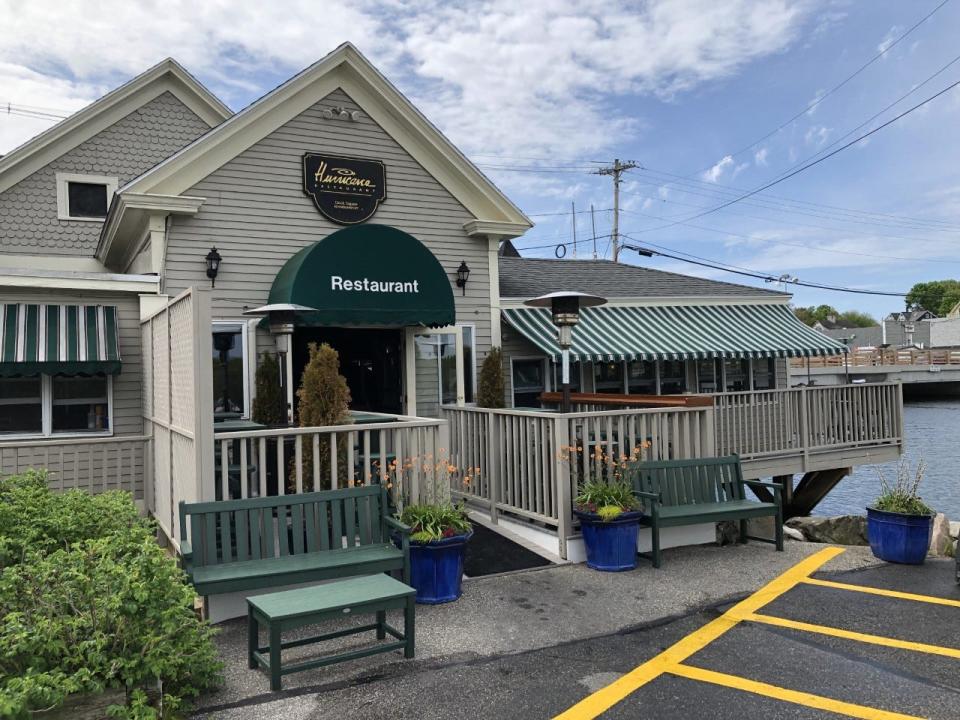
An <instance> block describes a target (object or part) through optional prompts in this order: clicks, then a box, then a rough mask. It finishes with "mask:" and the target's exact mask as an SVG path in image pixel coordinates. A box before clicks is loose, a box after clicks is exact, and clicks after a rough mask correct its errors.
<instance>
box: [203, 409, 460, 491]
mask: <svg viewBox="0 0 960 720" xmlns="http://www.w3.org/2000/svg"><path fill="white" fill-rule="evenodd" d="M382 418H383V422H374V423H364V424H352V425H332V426H328V427H304V428H297V427H291V428H276V429H268V430H242V431H235V432H223V433H217V435H216V438H215V440H214V443H215V445H216V469H215V470H216V472H215V474H216V483H217V485H216V499H217V500H221V499H229V500H234V499H238V498H246V497H257V496H266V495H285V494H290V493H300V492H304V491H306V492H310V491H313V490H323V489H331V488H334V489H335V488H338V487H347V486H352V485H355V484H366V483H369V482H374V481H376V482H384V483H390V484H395V490H396V492H398V493H400V496H401V497H403V498H405V499H407V501H416V500H417V499H419V498H420V497H421V494H422V492H424V491H426V490H427V484H428V483H430V484H435V483H437V482H440V480H438V472H439V473H440V475H441V476H442V484H443V487H444V490H445V489H446V486H447V484H448V481H447V474H446V473H444V472H442V471H443V469H444V468H445V467H446V464H445V459H446V458H447V453H446V448H445V447H444V445H443V442H442V441H441V435H442V433H441V429H442V427H443V426H444V424H445V423H444V422H443V421H442V420H434V419H428V418H418V417H408V416H401V415H387V414H384V415H382ZM317 458H319V460H317ZM441 466H442V467H441ZM438 468H440V470H438Z"/></svg>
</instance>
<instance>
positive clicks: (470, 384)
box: [454, 325, 477, 403]
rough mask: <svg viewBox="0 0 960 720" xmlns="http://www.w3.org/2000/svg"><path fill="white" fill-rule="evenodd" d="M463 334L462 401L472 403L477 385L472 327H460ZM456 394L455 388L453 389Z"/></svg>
mask: <svg viewBox="0 0 960 720" xmlns="http://www.w3.org/2000/svg"><path fill="white" fill-rule="evenodd" d="M460 328H461V330H462V332H463V401H464V402H468V403H472V402H473V401H474V388H475V387H476V384H477V359H476V333H477V329H476V327H474V326H473V325H461V326H460ZM454 392H456V388H454Z"/></svg>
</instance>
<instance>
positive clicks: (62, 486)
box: [0, 435, 149, 500]
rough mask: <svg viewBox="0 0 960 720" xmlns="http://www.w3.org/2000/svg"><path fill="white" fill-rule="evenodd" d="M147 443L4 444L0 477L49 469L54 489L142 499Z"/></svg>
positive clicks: (130, 439) (135, 439) (141, 438)
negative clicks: (115, 492) (109, 492)
mask: <svg viewBox="0 0 960 720" xmlns="http://www.w3.org/2000/svg"><path fill="white" fill-rule="evenodd" d="M148 441H149V438H148V437H147V436H145V435H114V436H111V437H97V438H63V439H57V438H50V439H45V440H33V441H29V442H22V441H16V442H12V441H11V442H2V443H0V474H3V475H11V474H14V473H20V472H23V471H25V470H28V469H30V468H36V469H38V470H39V469H41V468H46V469H47V471H48V472H49V473H50V487H51V488H53V489H54V490H58V491H63V490H70V489H78V490H86V491H87V492H91V493H100V492H106V491H107V490H126V491H127V492H129V493H131V494H132V495H133V496H134V498H135V499H137V500H142V499H143V497H144V494H143V493H144V453H145V451H146V449H147V443H148Z"/></svg>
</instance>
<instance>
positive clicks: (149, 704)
mask: <svg viewBox="0 0 960 720" xmlns="http://www.w3.org/2000/svg"><path fill="white" fill-rule="evenodd" d="M0 513H2V517H0V547H2V548H3V558H4V559H3V563H4V565H3V567H2V571H0V717H10V718H27V717H31V711H36V710H44V709H50V708H54V707H56V706H58V705H60V704H61V703H62V702H63V700H64V698H65V697H66V696H67V695H69V694H73V693H85V692H99V691H102V690H104V689H108V688H120V689H123V690H125V692H126V697H127V704H126V705H123V706H113V707H112V708H111V709H110V714H111V716H113V717H125V718H136V719H137V720H140V719H146V718H166V717H174V716H176V715H178V714H179V713H180V711H181V710H183V709H184V707H185V698H188V697H191V696H195V695H197V694H198V693H200V692H201V691H202V690H204V689H206V688H209V687H212V686H214V685H215V684H217V682H218V679H219V672H220V663H219V661H218V658H217V651H216V647H215V646H214V644H213V642H212V637H213V634H214V631H213V629H212V628H211V627H210V626H209V625H208V624H206V623H204V622H202V621H201V620H199V619H198V618H197V616H196V614H195V613H194V610H193V600H194V593H193V590H192V588H191V587H190V586H189V585H188V584H187V582H186V577H185V575H184V574H183V572H182V571H181V570H180V569H179V568H178V567H177V565H176V562H175V561H174V559H173V558H171V557H170V556H169V555H168V554H167V553H166V552H165V551H164V550H163V549H162V548H161V547H160V546H159V545H158V544H157V542H156V540H155V529H154V527H153V526H152V524H151V523H149V522H148V521H146V520H143V519H141V518H140V517H139V516H138V515H137V511H136V507H135V505H134V503H133V500H132V499H131V498H130V496H129V495H128V494H126V493H121V492H112V493H105V494H104V495H98V496H91V495H86V494H84V493H81V492H68V493H64V494H62V495H60V494H54V493H52V492H50V491H49V490H48V489H47V488H46V483H45V478H44V475H43V474H42V473H35V472H30V473H26V474H24V475H21V476H14V477H11V478H6V479H4V480H2V481H0Z"/></svg>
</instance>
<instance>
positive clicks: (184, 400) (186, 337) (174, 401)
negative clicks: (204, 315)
mask: <svg viewBox="0 0 960 720" xmlns="http://www.w3.org/2000/svg"><path fill="white" fill-rule="evenodd" d="M168 312H169V314H170V387H171V408H170V420H171V423H172V424H173V425H175V426H176V427H180V428H190V429H191V431H192V429H193V424H194V422H196V414H195V409H194V400H195V396H196V391H195V388H194V377H193V374H194V372H193V364H194V355H195V353H196V349H195V347H194V345H195V338H194V331H193V296H192V295H187V296H185V297H183V298H181V299H180V300H179V301H177V302H176V303H175V304H173V305H171V306H170V309H169V310H168ZM208 332H209V331H208Z"/></svg>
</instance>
